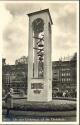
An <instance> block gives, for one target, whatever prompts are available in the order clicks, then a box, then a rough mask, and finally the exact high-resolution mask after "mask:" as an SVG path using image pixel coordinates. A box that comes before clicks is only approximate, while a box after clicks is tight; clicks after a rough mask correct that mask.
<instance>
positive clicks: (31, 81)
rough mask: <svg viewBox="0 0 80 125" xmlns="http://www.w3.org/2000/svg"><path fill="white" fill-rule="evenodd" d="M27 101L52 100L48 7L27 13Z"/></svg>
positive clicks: (50, 20)
mask: <svg viewBox="0 0 80 125" xmlns="http://www.w3.org/2000/svg"><path fill="white" fill-rule="evenodd" d="M28 16H29V42H28V97H27V99H28V101H51V100H52V61H51V25H52V19H51V15H50V12H49V9H45V10H40V11H37V12H33V13H29V14H28Z"/></svg>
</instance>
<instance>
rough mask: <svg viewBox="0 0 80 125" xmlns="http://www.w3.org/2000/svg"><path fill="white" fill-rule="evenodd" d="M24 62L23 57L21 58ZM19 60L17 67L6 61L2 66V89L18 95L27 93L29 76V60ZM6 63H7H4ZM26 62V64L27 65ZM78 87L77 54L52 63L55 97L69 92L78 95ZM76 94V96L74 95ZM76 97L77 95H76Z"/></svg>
mask: <svg viewBox="0 0 80 125" xmlns="http://www.w3.org/2000/svg"><path fill="white" fill-rule="evenodd" d="M20 59H21V60H22V57H21V58H20ZM20 59H19V60H18V61H17V62H18V63H16V61H15V65H7V64H6V62H5V61H2V62H3V66H2V75H3V76H2V87H3V89H4V90H6V92H7V91H9V88H13V89H14V91H15V92H16V93H18V92H19V91H24V93H27V74H28V63H27V62H28V59H25V60H27V61H25V60H24V61H21V60H20ZM4 62H5V63H4ZM25 62H26V64H25ZM76 87H77V54H76V53H75V54H74V55H73V56H72V57H70V58H68V59H67V58H65V60H64V59H61V60H59V61H53V62H52V93H53V96H55V91H56V92H68V94H69V93H70V94H72V95H74V94H76ZM73 93H74V94H73ZM74 96H75V95H74Z"/></svg>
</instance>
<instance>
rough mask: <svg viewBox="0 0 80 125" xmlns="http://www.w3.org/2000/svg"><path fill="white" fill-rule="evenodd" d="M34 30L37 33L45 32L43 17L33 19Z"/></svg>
mask: <svg viewBox="0 0 80 125" xmlns="http://www.w3.org/2000/svg"><path fill="white" fill-rule="evenodd" d="M32 26H33V30H34V32H36V33H40V32H43V30H44V22H43V20H42V19H41V18H37V19H36V20H34V21H33V23H32Z"/></svg>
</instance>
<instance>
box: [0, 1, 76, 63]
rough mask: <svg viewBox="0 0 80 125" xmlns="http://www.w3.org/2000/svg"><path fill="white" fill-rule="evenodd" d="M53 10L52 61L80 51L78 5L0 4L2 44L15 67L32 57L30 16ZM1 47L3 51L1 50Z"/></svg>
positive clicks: (3, 52) (4, 56)
mask: <svg viewBox="0 0 80 125" xmlns="http://www.w3.org/2000/svg"><path fill="white" fill-rule="evenodd" d="M46 8H49V10H50V14H51V18H52V20H53V25H52V53H51V54H52V60H53V61H55V60H59V58H61V57H64V56H65V57H66V56H71V55H73V54H74V53H75V52H76V51H77V40H76V35H77V32H76V30H77V29H76V28H77V27H76V24H77V18H76V15H77V4H75V3H74V2H72V3H47V2H45V3H42V2H41V3H0V29H1V30H0V36H1V37H0V41H1V42H2V44H1V47H2V57H3V58H6V62H7V64H14V63H15V60H16V59H18V58H20V57H21V56H28V24H29V20H28V16H27V14H28V13H31V12H34V11H39V10H42V9H46ZM1 47H0V48H1Z"/></svg>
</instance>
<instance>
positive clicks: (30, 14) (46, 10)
mask: <svg viewBox="0 0 80 125" xmlns="http://www.w3.org/2000/svg"><path fill="white" fill-rule="evenodd" d="M43 12H47V13H48V15H49V17H50V20H51V24H53V21H52V19H51V15H50V11H49V9H48V8H47V9H44V10H38V11H35V12H31V13H28V14H26V15H28V16H32V15H36V14H38V13H43Z"/></svg>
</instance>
